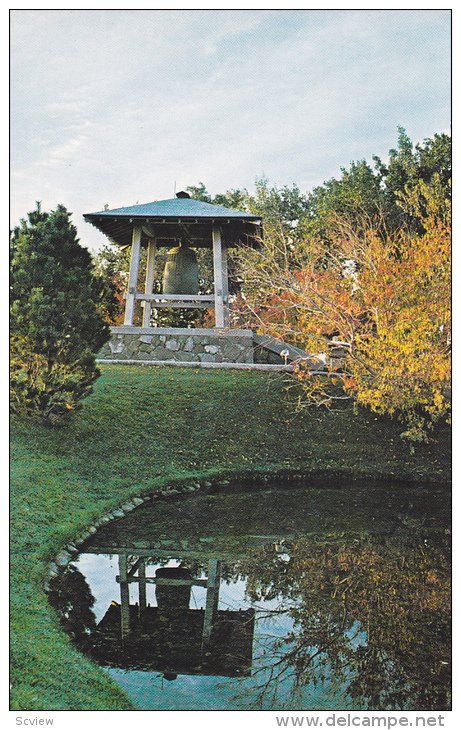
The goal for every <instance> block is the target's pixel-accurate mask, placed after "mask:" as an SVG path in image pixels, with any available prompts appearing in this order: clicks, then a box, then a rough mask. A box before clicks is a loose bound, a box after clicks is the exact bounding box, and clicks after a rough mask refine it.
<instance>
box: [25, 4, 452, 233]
mask: <svg viewBox="0 0 461 730" xmlns="http://www.w3.org/2000/svg"><path fill="white" fill-rule="evenodd" d="M449 34H450V28H449V13H448V12H446V11H206V12H201V11H85V10H79V11H13V13H12V106H11V108H12V162H13V173H14V174H13V177H12V202H13V219H15V218H16V217H19V216H20V215H24V214H25V213H26V211H27V210H29V209H30V208H31V207H32V206H33V204H34V201H35V200H36V199H37V198H41V199H42V201H43V205H44V207H53V206H55V205H56V203H57V202H63V203H65V204H66V205H68V207H69V208H70V209H71V210H73V211H74V214H75V221H76V223H77V225H78V227H79V229H80V228H81V231H82V238H83V237H84V239H85V241H88V243H89V244H90V245H95V244H96V243H97V242H98V241H100V240H101V237H100V236H99V234H97V233H96V232H95V231H94V229H90V230H89V229H88V227H87V226H85V225H84V224H82V223H81V214H82V213H83V212H88V211H91V210H97V209H100V208H101V207H102V206H103V205H104V203H105V202H109V203H110V205H111V206H114V207H115V206H118V205H123V204H130V203H133V202H135V201H136V200H140V201H144V200H146V201H147V200H152V199H154V198H161V197H168V196H171V195H172V191H173V185H174V181H175V180H176V181H177V184H178V186H179V187H185V186H186V185H188V184H194V183H196V182H197V181H198V180H203V181H205V182H206V183H207V185H208V186H209V188H210V189H211V190H212V191H213V192H218V191H220V190H223V189H227V188H229V187H243V186H246V187H251V186H252V184H253V181H254V178H255V177H256V176H257V175H259V174H261V173H262V172H263V170H264V171H265V172H266V174H267V175H268V176H269V178H270V179H271V180H273V181H275V182H278V183H279V184H285V183H291V182H293V181H295V182H297V183H298V184H299V185H300V186H301V188H308V187H311V186H312V185H314V184H318V183H320V182H321V181H322V180H324V179H326V178H328V177H330V176H331V175H334V174H337V173H338V171H339V168H340V166H341V165H347V164H348V163H349V162H350V160H352V159H356V158H363V157H366V158H368V159H370V157H371V154H372V153H377V154H380V155H385V154H386V152H387V150H388V148H389V147H390V146H392V145H393V144H395V140H396V127H397V125H398V124H403V125H405V126H407V129H408V131H409V133H410V135H411V136H412V137H413V138H415V139H420V138H421V137H424V136H430V135H432V134H433V133H434V132H436V131H440V130H441V129H446V128H447V126H448V124H449V104H450V92H449V84H450V78H449V75H450V74H449V63H450V58H449V55H450V49H449Z"/></svg>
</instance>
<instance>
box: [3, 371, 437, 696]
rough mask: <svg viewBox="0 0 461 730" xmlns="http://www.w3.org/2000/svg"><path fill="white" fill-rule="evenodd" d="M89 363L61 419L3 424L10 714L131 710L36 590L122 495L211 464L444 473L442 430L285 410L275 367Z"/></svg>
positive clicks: (211, 468) (212, 468) (385, 475)
mask: <svg viewBox="0 0 461 730" xmlns="http://www.w3.org/2000/svg"><path fill="white" fill-rule="evenodd" d="M102 371H103V375H102V377H101V378H100V379H99V381H98V383H97V385H96V387H95V392H94V394H93V395H92V396H91V397H90V398H89V399H88V400H87V401H86V403H85V406H84V408H83V410H82V411H81V412H80V413H79V414H78V415H77V416H76V417H75V418H74V420H73V421H72V422H71V423H69V424H68V425H66V426H65V427H63V428H60V429H52V428H48V427H46V426H44V425H42V424H40V423H31V422H30V421H26V420H22V419H13V423H12V479H11V517H12V531H11V581H12V584H11V602H12V606H11V617H12V629H11V654H12V677H11V680H12V709H21V710H60V709H66V710H97V709H105V710H123V709H132V707H131V704H130V702H129V700H128V699H127V698H126V697H125V696H124V694H123V693H122V691H121V690H120V689H119V688H118V687H117V686H116V685H115V684H113V683H112V682H111V681H110V680H109V678H108V677H107V676H106V674H105V673H104V672H103V671H102V670H101V669H99V668H98V667H97V666H96V665H94V664H92V663H91V662H90V661H88V660H87V659H85V658H84V657H83V656H82V655H80V654H79V653H78V652H77V651H76V650H75V649H74V648H73V647H72V645H71V643H70V641H69V639H68V638H67V636H66V635H64V634H63V633H62V631H61V629H60V627H59V624H58V621H57V619H56V617H55V615H54V613H53V611H52V610H51V609H50V608H49V606H48V603H47V598H46V594H45V593H44V591H43V587H42V586H43V575H44V572H45V566H46V564H47V562H49V561H50V560H51V559H52V558H53V557H54V555H55V554H56V552H57V551H58V550H59V549H60V547H62V546H63V545H64V544H65V543H66V542H68V541H69V540H71V539H72V538H73V537H75V535H76V534H77V532H79V531H81V530H82V529H84V528H86V527H88V525H89V524H90V523H91V521H92V520H94V519H96V518H98V517H100V516H101V515H102V514H104V513H106V512H108V511H109V510H111V509H113V508H114V507H116V506H119V505H120V504H121V503H122V502H123V501H124V500H126V498H127V497H130V496H134V495H139V494H142V493H147V492H151V491H153V490H155V489H157V488H160V487H162V486H165V485H167V484H168V483H169V482H170V481H172V480H176V481H177V480H180V479H186V478H190V477H192V476H195V477H197V478H201V477H206V476H211V475H213V474H217V473H220V474H221V473H222V474H224V475H226V476H228V475H236V474H239V473H241V472H246V473H248V472H255V473H257V472H261V471H264V472H265V473H267V472H274V473H277V472H284V471H291V470H297V471H300V470H302V471H303V472H305V473H306V474H308V473H310V472H311V473H312V472H315V473H320V472H322V473H325V474H327V475H328V474H330V475H331V476H332V478H333V479H334V477H335V475H337V476H339V475H348V474H350V475H355V476H357V477H360V476H371V477H374V478H379V479H381V480H383V479H389V478H393V477H395V478H399V479H403V480H409V481H414V482H415V483H418V482H419V483H421V482H442V481H443V482H446V481H448V479H449V469H450V455H449V451H450V449H449V433H448V432H447V431H444V432H443V433H441V434H439V437H438V441H437V442H436V443H434V444H431V445H429V446H424V447H423V446H421V447H417V448H416V450H415V453H414V454H410V451H409V447H408V445H407V444H405V443H403V442H402V440H401V439H400V437H399V433H400V431H401V430H402V428H401V427H399V425H398V424H394V423H392V422H389V421H388V420H386V419H381V418H379V419H378V418H375V417H374V416H373V415H372V414H369V413H366V414H364V413H363V412H362V413H360V414H359V415H354V414H353V413H352V410H351V409H349V408H348V409H344V410H342V411H341V412H339V413H335V414H333V413H322V414H319V413H318V412H316V413H315V414H313V415H309V414H308V413H306V412H304V413H303V414H296V413H294V412H293V405H292V404H291V403H290V402H289V400H288V399H287V396H286V394H285V392H284V388H283V380H282V379H281V376H279V375H277V376H275V375H272V374H269V375H268V374H267V373H265V372H246V371H243V372H242V371H216V370H193V369H179V368H168V367H165V368H142V367H139V366H138V367H129V366H116V365H105V366H104V367H103V368H102ZM393 488H398V487H396V486H395V485H394V487H393ZM415 488H417V484H415Z"/></svg>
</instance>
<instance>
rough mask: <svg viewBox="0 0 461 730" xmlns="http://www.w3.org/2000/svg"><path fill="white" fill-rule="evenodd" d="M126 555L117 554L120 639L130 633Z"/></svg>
mask: <svg viewBox="0 0 461 730" xmlns="http://www.w3.org/2000/svg"><path fill="white" fill-rule="evenodd" d="M127 566H128V563H127V556H126V555H119V556H118V567H119V571H120V604H121V606H120V618H121V629H122V639H124V638H125V636H127V635H128V634H129V633H130V585H129V583H128V570H127Z"/></svg>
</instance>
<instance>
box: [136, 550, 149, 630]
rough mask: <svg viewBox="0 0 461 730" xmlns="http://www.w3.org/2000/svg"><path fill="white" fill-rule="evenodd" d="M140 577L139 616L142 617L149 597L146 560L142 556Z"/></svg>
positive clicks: (139, 569) (139, 567) (139, 568)
mask: <svg viewBox="0 0 461 730" xmlns="http://www.w3.org/2000/svg"><path fill="white" fill-rule="evenodd" d="M138 577H139V582H138V586H139V618H140V619H141V618H142V617H143V615H144V613H145V611H146V606H147V598H146V561H145V560H144V558H140V561H139V566H138Z"/></svg>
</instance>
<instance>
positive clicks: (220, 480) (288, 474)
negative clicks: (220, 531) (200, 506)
mask: <svg viewBox="0 0 461 730" xmlns="http://www.w3.org/2000/svg"><path fill="white" fill-rule="evenodd" d="M301 479H311V480H312V479H317V480H320V481H323V480H325V479H326V480H327V481H328V482H329V483H331V481H332V480H335V482H336V487H337V488H341V487H342V486H344V483H345V482H347V483H350V482H351V481H352V482H355V484H357V483H360V482H363V481H364V480H366V482H367V483H368V484H370V483H371V484H373V483H375V484H376V483H382V480H383V479H384V480H385V479H386V475H382V476H381V477H380V478H379V480H378V479H377V477H376V476H371V475H367V474H360V475H357V474H355V475H353V474H349V473H347V472H342V471H341V472H330V471H329V472H325V471H323V470H321V471H313V472H312V471H311V472H308V473H306V472H300V471H290V470H284V469H282V470H280V471H274V472H245V473H243V474H238V475H237V474H229V478H224V475H222V476H221V477H215V476H210V477H209V479H202V481H198V480H197V479H195V480H191V479H189V480H187V481H185V482H179V483H174V486H173V485H172V484H170V485H168V486H165V487H162V488H160V489H158V490H156V491H155V492H151V493H150V494H147V495H143V496H141V495H139V496H135V497H131V498H128V499H127V500H126V501H124V502H123V503H122V505H121V506H120V507H117V508H116V509H113V510H112V511H111V512H108V513H107V514H105V515H103V516H102V517H100V518H99V519H97V520H95V521H94V522H93V523H92V524H91V525H90V526H89V527H88V528H87V529H86V530H84V531H83V532H81V533H80V534H78V535H77V537H76V538H75V539H74V540H71V541H70V542H68V543H67V544H66V545H64V547H62V548H61V549H60V550H59V552H58V553H57V554H56V555H55V557H54V560H52V561H51V562H50V563H48V566H47V570H46V572H45V576H44V583H43V587H44V590H45V592H46V593H48V592H49V589H50V581H51V580H52V579H53V578H56V577H57V575H59V573H61V572H62V571H64V570H65V569H66V568H67V566H68V565H69V563H70V562H71V561H72V560H73V559H74V557H75V555H76V554H77V553H78V552H80V549H81V547H82V545H83V544H84V543H85V542H86V541H87V540H88V539H89V538H90V537H91V536H92V535H94V533H95V532H97V530H98V529H99V528H100V527H102V526H103V525H107V524H108V523H109V522H112V520H118V519H120V518H122V517H125V515H127V514H129V513H130V512H132V511H133V510H134V509H136V508H137V507H140V506H141V505H142V504H145V503H146V502H154V501H155V500H157V499H159V498H169V497H176V496H178V495H186V494H191V493H193V492H197V491H198V490H200V489H211V488H216V487H231V486H232V485H233V484H237V483H238V485H239V486H240V487H243V486H244V485H245V484H246V483H254V482H255V481H258V482H261V483H263V484H264V483H265V484H266V485H267V486H270V484H271V482H273V481H276V482H277V484H278V485H280V481H281V480H284V481H285V482H286V483H289V482H294V481H299V480H301ZM388 479H389V477H388ZM391 482H392V484H394V485H395V486H397V485H400V486H406V487H409V486H412V487H417V486H418V484H419V485H420V486H421V483H420V482H418V481H408V480H401V479H398V478H396V477H395V475H393V476H392V477H391ZM386 486H387V487H388V486H389V481H387V485H386ZM442 486H443V484H442ZM446 486H447V488H448V489H450V488H451V486H450V483H447V484H446Z"/></svg>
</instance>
